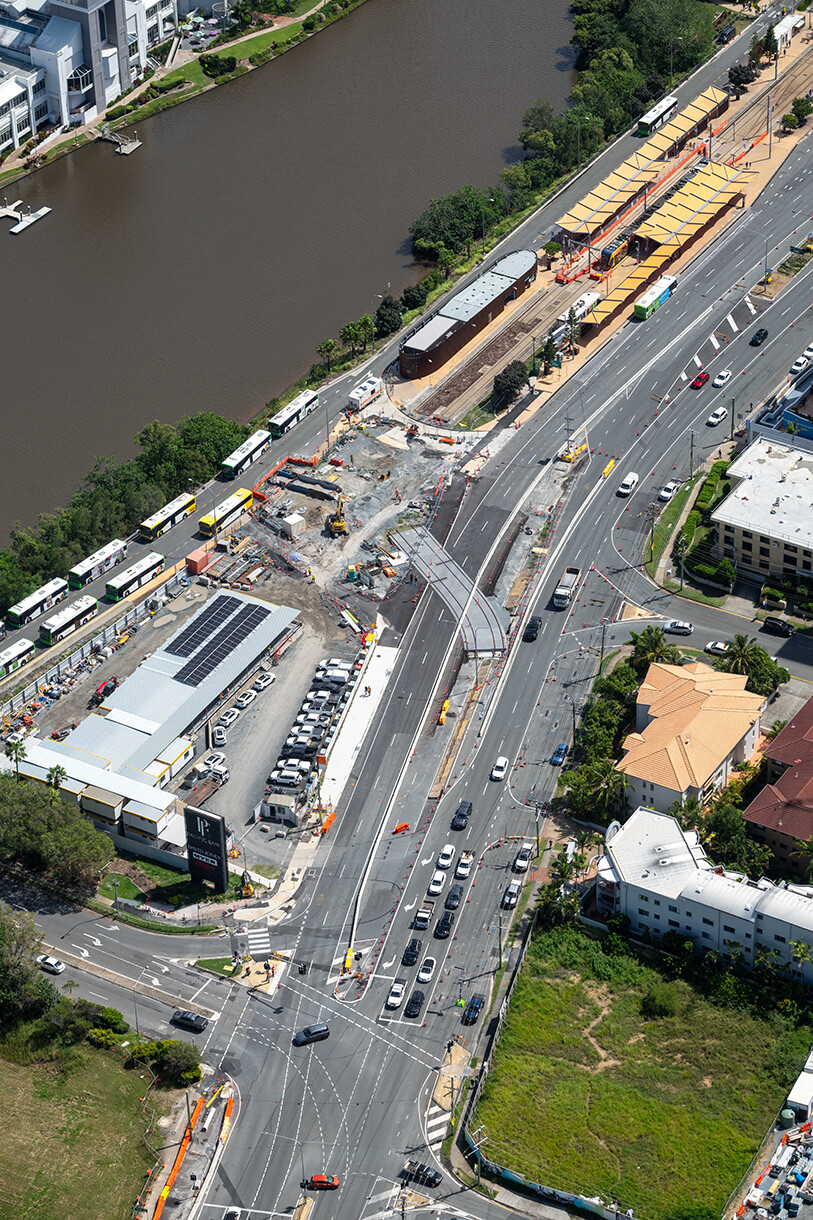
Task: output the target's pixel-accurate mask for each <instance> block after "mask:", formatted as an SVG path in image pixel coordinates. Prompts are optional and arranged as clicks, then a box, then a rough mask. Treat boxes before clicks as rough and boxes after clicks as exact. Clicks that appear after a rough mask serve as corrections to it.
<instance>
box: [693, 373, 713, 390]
mask: <svg viewBox="0 0 813 1220" xmlns="http://www.w3.org/2000/svg"><path fill="white" fill-rule="evenodd" d="M708 379H709V374H708V373H698V374H697V376H696V377H695V379H694V381H693V382H692V389H693V390H699V389H700V388H701V387H702V386H704V385H705V384H706V382H707V381H708Z"/></svg>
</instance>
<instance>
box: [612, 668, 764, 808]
mask: <svg viewBox="0 0 813 1220" xmlns="http://www.w3.org/2000/svg"><path fill="white" fill-rule="evenodd" d="M747 680H748V679H747V677H746V676H745V675H744V674H725V673H720V672H719V670H716V669H712V668H711V666H710V665H705V664H703V662H702V661H694V662H692V663H691V664H689V665H662V664H653V665H650V667H649V669H648V670H647V673H646V677H645V678H644V680H643V682H642V683H641V686H640V687H639V689H638V697H637V701H636V708H635V732H634V733H630V734H629V735H628V736H627V737H626V739H625V740H624V745H623V749H624V757H623V758H622V759H621V760H620V762H618V763H616V770H617V771H621V772H622V773H623V774H624V775H626V777H627V797H628V800H629V802H630V804H632V805H644V806H647V807H648V808H649V809H656V810H659V811H660V812H661V813H665V812H666V810H667V809H669V808H670V807H671V806H672V805H673V804H674V803H675V801H685V800H687V799H688V798H689V797H694V798H696V799H697V800H699V801H701V802H702V803H705V802H706V801H708V799H709V797H710V796H711V794H712V793H713V792H714V791H715V790H716V789H718V788H723V787H725V785H726V783H727V782H728V779H729V775H730V773H731V770H732V769H733V768H734V767H735V766H736V765H737V763H742V762H745V761H746V760H747V759H748V758H750V757H751V755H752V754H753V752H754V750H755V749H756V744H757V741H758V740H759V733H760V716H761V713H762V710H763V708H764V707H765V700H764V699H763V698H762V696H761V695H752V694H750V693H749V692H748V691H746V689H745V684H746V682H747Z"/></svg>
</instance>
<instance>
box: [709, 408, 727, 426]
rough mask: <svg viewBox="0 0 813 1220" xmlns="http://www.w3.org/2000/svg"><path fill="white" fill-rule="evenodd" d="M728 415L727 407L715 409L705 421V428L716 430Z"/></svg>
mask: <svg viewBox="0 0 813 1220" xmlns="http://www.w3.org/2000/svg"><path fill="white" fill-rule="evenodd" d="M727 415H728V407H715V409H714V410H713V411H712V413H711V415H710V416H709V417H708V419H707V420H706V427H707V428H716V427H717V425H718V424H721V423H722V422H723V420H724V419H725V418H726V417H727Z"/></svg>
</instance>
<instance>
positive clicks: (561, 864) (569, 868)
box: [550, 847, 576, 885]
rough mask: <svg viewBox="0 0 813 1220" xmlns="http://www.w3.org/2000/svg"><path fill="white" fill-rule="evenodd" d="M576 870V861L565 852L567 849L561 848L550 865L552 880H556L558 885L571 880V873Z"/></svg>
mask: <svg viewBox="0 0 813 1220" xmlns="http://www.w3.org/2000/svg"><path fill="white" fill-rule="evenodd" d="M575 872H576V862H575V860H572V859H571V858H570V856H569V855H568V854H567V849H566V848H564V847H563V848H562V850H561V851H560V852H559V854H558V856H554V858H553V860H552V861H551V865H550V875H551V878H552V880H554V881H557V882H558V883H559V884H560V885H564V884H565V883H566V882H568V881H571V880H572V878H573V874H574V873H575Z"/></svg>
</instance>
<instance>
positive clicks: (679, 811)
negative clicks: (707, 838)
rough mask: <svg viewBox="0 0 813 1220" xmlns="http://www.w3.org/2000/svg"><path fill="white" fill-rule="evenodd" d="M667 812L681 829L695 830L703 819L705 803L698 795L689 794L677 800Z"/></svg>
mask: <svg viewBox="0 0 813 1220" xmlns="http://www.w3.org/2000/svg"><path fill="white" fill-rule="evenodd" d="M667 812H668V813H669V814H670V815H671V816H672V817H673V818H674V819H675V821H676V822H677V824H678V826H680V828H681V830H694V829H695V828H696V827H697V826H699V825H700V824H701V822H702V821H703V803H702V801H699V800H698V799H697V797H696V796H687V797H685V799H683V800H680V801H675V802H674V804H673V805H670V806H669V809H668V810H667Z"/></svg>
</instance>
